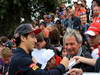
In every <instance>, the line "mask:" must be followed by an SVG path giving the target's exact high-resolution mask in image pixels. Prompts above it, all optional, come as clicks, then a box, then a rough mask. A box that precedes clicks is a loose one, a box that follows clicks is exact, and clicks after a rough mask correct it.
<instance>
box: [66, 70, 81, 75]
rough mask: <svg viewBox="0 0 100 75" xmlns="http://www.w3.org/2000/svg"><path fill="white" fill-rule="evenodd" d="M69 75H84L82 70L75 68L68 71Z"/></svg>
mask: <svg viewBox="0 0 100 75" xmlns="http://www.w3.org/2000/svg"><path fill="white" fill-rule="evenodd" d="M68 75H83V71H82V70H81V69H77V68H73V69H70V70H69V71H68Z"/></svg>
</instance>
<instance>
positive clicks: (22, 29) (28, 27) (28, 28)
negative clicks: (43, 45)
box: [14, 24, 41, 38]
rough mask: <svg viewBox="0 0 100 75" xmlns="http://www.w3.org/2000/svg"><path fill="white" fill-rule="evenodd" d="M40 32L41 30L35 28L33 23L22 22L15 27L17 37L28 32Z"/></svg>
mask: <svg viewBox="0 0 100 75" xmlns="http://www.w3.org/2000/svg"><path fill="white" fill-rule="evenodd" d="M40 32H41V30H40V29H35V28H33V26H32V24H21V25H19V26H18V27H17V28H16V29H15V32H14V37H15V38H17V37H19V36H20V35H24V34H27V33H34V34H35V35H37V34H38V33H40Z"/></svg>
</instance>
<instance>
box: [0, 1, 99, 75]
mask: <svg viewBox="0 0 100 75" xmlns="http://www.w3.org/2000/svg"><path fill="white" fill-rule="evenodd" d="M91 9H92V15H90V14H89V13H90V11H89V9H88V8H87V5H86V0H73V5H72V6H68V7H66V6H65V5H64V3H62V4H60V6H59V7H57V9H56V11H55V13H49V14H44V15H43V18H42V19H39V20H37V19H36V20H34V21H33V22H32V23H23V24H20V25H19V26H18V27H17V28H16V29H15V32H14V36H13V37H7V36H1V37H0V75H82V74H83V73H84V72H100V0H93V1H92V7H91ZM90 16H91V17H90ZM74 60H75V64H74V65H72V66H70V63H71V62H72V61H74Z"/></svg>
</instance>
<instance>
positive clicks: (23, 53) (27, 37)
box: [9, 24, 68, 75]
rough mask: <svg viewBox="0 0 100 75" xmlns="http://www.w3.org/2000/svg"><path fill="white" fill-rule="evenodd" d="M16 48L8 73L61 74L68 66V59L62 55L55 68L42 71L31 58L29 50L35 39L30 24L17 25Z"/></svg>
mask: <svg viewBox="0 0 100 75" xmlns="http://www.w3.org/2000/svg"><path fill="white" fill-rule="evenodd" d="M14 37H15V40H16V45H17V48H16V50H15V51H14V55H13V56H12V59H11V63H10V67H9V75H63V73H64V72H65V70H66V67H67V66H68V59H67V58H66V57H64V58H63V59H62V61H61V62H60V65H58V66H57V67H56V68H55V69H52V70H49V71H44V70H42V69H40V67H41V65H40V64H39V63H37V62H36V61H35V60H32V57H31V55H30V52H31V50H32V48H34V46H35V44H36V42H37V40H36V38H35V30H34V28H33V27H32V25H31V24H21V25H19V26H18V27H17V28H16V30H15V33H14Z"/></svg>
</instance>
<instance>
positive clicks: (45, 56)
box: [32, 49, 55, 69]
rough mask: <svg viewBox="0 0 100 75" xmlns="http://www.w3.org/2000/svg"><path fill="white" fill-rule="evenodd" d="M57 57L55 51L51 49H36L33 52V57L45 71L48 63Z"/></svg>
mask: <svg viewBox="0 0 100 75" xmlns="http://www.w3.org/2000/svg"><path fill="white" fill-rule="evenodd" d="M54 55H55V53H54V51H53V50H50V49H41V50H38V49H35V50H34V51H33V52H32V57H34V58H35V59H36V60H37V62H38V63H40V64H41V65H42V66H41V69H44V68H45V67H46V65H47V62H48V61H49V60H50V59H51V58H52V57H53V56H54Z"/></svg>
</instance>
